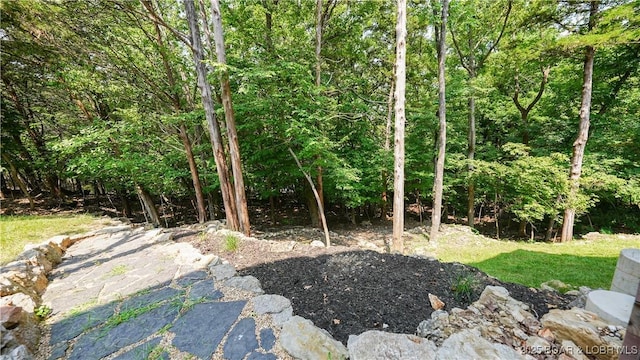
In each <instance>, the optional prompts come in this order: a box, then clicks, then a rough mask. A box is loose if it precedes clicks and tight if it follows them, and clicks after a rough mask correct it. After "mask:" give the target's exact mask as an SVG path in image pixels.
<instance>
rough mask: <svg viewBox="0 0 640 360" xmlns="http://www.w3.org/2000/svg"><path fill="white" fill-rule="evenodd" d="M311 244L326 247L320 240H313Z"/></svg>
mask: <svg viewBox="0 0 640 360" xmlns="http://www.w3.org/2000/svg"><path fill="white" fill-rule="evenodd" d="M310 245H311V246H313V247H319V248H323V247H324V243H323V242H322V241H320V240H313V241H312V242H311V244H310Z"/></svg>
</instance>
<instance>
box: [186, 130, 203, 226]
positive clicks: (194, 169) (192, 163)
mask: <svg viewBox="0 0 640 360" xmlns="http://www.w3.org/2000/svg"><path fill="white" fill-rule="evenodd" d="M179 133H180V139H181V140H182V144H183V146H184V150H185V152H186V154H187V161H188V162H189V171H190V173H191V181H192V182H193V189H194V190H195V192H196V206H197V208H198V222H199V223H200V224H202V223H204V222H205V221H207V209H206V207H205V204H204V194H203V193H202V184H201V183H200V174H199V173H198V165H197V164H196V160H195V158H194V157H193V149H192V147H191V140H189V135H188V134H187V128H186V126H184V124H180V130H179Z"/></svg>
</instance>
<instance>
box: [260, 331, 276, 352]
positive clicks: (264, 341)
mask: <svg viewBox="0 0 640 360" xmlns="http://www.w3.org/2000/svg"><path fill="white" fill-rule="evenodd" d="M275 344H276V335H275V334H274V333H273V329H270V328H265V329H262V330H260V347H261V348H263V349H264V350H265V351H270V350H271V349H273V346H274V345H275Z"/></svg>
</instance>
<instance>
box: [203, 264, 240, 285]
mask: <svg viewBox="0 0 640 360" xmlns="http://www.w3.org/2000/svg"><path fill="white" fill-rule="evenodd" d="M209 272H210V273H211V275H212V276H213V278H214V279H216V280H218V281H223V280H227V279H229V278H232V277H234V276H236V268H235V267H234V266H233V265H230V264H222V265H214V266H209Z"/></svg>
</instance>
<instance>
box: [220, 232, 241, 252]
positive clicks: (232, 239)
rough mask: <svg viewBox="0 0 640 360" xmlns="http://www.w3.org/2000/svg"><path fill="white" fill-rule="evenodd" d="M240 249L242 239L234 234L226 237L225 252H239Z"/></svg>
mask: <svg viewBox="0 0 640 360" xmlns="http://www.w3.org/2000/svg"><path fill="white" fill-rule="evenodd" d="M239 247H240V239H239V238H238V237H237V236H236V235H234V234H228V235H226V236H225V237H224V250H225V251H228V252H235V251H238V248H239Z"/></svg>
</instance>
